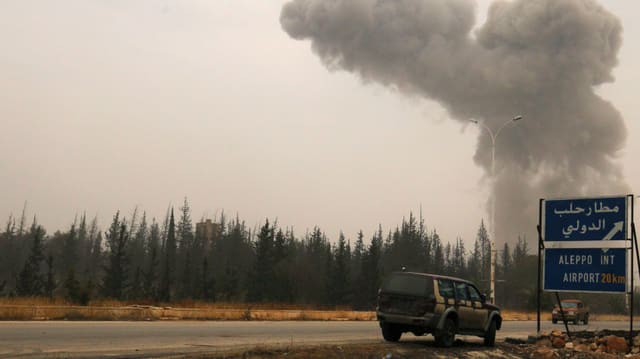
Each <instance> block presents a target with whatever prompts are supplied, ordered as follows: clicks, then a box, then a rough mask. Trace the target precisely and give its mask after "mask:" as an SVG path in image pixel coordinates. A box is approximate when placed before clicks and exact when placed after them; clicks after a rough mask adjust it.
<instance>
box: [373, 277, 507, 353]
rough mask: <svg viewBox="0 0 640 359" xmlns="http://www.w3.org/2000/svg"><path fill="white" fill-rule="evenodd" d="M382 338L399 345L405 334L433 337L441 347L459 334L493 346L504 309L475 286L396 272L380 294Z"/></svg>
mask: <svg viewBox="0 0 640 359" xmlns="http://www.w3.org/2000/svg"><path fill="white" fill-rule="evenodd" d="M376 311H377V317H378V321H379V322H380V328H382V336H383V337H384V339H385V340H387V341H391V342H396V341H398V340H400V336H402V333H405V332H411V333H413V334H414V335H425V334H433V336H434V337H435V339H436V343H437V344H438V345H440V346H444V347H449V346H451V345H453V342H454V338H455V335H456V334H464V335H477V336H479V337H482V338H484V344H485V345H487V346H493V345H494V344H495V340H496V330H499V329H500V327H501V326H502V316H501V315H500V309H499V308H498V307H496V306H495V305H492V304H489V303H487V302H486V298H485V296H484V295H483V294H480V291H478V289H477V288H476V286H475V285H473V283H471V282H469V281H466V280H464V279H460V278H454V277H446V276H441V275H435V274H427V273H413V272H395V273H392V274H391V275H389V276H388V277H387V278H385V280H384V282H383V284H382V288H380V290H379V291H378V307H377V309H376Z"/></svg>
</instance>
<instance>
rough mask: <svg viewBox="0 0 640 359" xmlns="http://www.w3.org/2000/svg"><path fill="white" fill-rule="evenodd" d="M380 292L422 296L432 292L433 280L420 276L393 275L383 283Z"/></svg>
mask: <svg viewBox="0 0 640 359" xmlns="http://www.w3.org/2000/svg"><path fill="white" fill-rule="evenodd" d="M382 290H384V291H386V292H394V293H400V294H407V295H415V296H424V295H428V294H430V293H432V292H433V278H431V277H426V276H421V275H411V274H400V273H398V274H393V275H391V276H390V277H389V278H387V280H386V281H385V282H384V284H383V285H382Z"/></svg>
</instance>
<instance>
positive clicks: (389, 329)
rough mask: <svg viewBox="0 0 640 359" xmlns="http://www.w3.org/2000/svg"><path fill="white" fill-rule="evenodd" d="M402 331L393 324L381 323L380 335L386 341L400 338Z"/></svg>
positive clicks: (395, 340) (394, 340)
mask: <svg viewBox="0 0 640 359" xmlns="http://www.w3.org/2000/svg"><path fill="white" fill-rule="evenodd" d="M401 336H402V332H401V331H399V330H398V329H397V328H396V327H395V326H394V325H393V324H388V323H382V337H383V338H384V340H386V341H388V342H397V341H398V340H400V337H401Z"/></svg>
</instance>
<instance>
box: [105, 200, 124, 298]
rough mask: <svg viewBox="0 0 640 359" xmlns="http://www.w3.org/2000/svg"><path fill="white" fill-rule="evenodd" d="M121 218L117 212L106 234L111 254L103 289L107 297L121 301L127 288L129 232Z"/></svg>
mask: <svg viewBox="0 0 640 359" xmlns="http://www.w3.org/2000/svg"><path fill="white" fill-rule="evenodd" d="M119 216H120V212H117V213H116V215H115V216H114V217H113V222H112V224H111V226H110V227H109V231H108V232H107V233H106V234H105V237H106V241H107V246H108V248H109V253H108V261H107V265H106V266H105V267H104V271H105V275H104V278H103V281H102V289H103V295H104V296H105V297H107V298H113V299H118V300H121V299H123V298H124V293H125V290H126V287H127V265H128V263H127V256H126V247H127V242H128V240H129V232H128V231H127V224H126V222H125V221H124V220H123V221H122V222H121V221H120V220H119Z"/></svg>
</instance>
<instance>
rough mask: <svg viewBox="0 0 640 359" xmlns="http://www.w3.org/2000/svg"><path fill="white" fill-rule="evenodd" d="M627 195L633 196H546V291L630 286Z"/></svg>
mask: <svg viewBox="0 0 640 359" xmlns="http://www.w3.org/2000/svg"><path fill="white" fill-rule="evenodd" d="M627 200H628V196H618V197H601V198H578V199H553V200H545V201H544V206H543V208H542V209H543V217H542V227H543V230H542V232H543V233H544V237H543V239H544V248H545V249H544V267H543V273H544V274H543V289H544V290H547V291H575V292H625V291H626V288H627V253H628V248H629V246H630V242H629V241H627V239H628V236H627V227H628V217H627V216H628V213H627V208H628V205H627Z"/></svg>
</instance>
